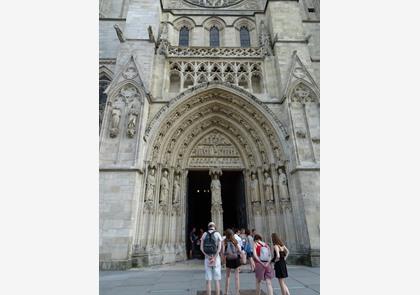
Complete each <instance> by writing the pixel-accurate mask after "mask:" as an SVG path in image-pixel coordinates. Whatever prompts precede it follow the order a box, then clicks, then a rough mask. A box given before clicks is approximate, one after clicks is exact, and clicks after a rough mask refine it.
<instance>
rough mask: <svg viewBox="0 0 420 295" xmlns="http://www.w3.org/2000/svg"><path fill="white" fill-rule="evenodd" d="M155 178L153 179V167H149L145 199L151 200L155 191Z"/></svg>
mask: <svg viewBox="0 0 420 295" xmlns="http://www.w3.org/2000/svg"><path fill="white" fill-rule="evenodd" d="M155 186H156V179H155V168H151V169H150V171H149V175H148V176H147V191H146V201H152V200H153V195H154V192H155Z"/></svg>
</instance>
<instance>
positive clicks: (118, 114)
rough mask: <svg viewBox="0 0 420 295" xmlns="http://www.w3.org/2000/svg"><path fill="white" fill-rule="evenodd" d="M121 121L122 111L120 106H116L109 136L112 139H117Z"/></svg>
mask: <svg viewBox="0 0 420 295" xmlns="http://www.w3.org/2000/svg"><path fill="white" fill-rule="evenodd" d="M120 120H121V109H120V108H119V107H118V106H115V107H114V108H113V109H112V111H111V128H110V132H109V136H111V137H112V138H114V137H117V135H118V131H119V128H118V127H119V125H120Z"/></svg>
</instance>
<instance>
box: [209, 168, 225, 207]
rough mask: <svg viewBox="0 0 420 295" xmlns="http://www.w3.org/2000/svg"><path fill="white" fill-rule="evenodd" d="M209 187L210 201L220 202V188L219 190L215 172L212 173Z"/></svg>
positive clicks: (218, 203) (213, 202)
mask: <svg viewBox="0 0 420 295" xmlns="http://www.w3.org/2000/svg"><path fill="white" fill-rule="evenodd" d="M210 189H211V203H212V204H217V205H220V204H222V190H221V185H220V180H219V177H218V175H217V174H213V175H212V180H211V184H210Z"/></svg>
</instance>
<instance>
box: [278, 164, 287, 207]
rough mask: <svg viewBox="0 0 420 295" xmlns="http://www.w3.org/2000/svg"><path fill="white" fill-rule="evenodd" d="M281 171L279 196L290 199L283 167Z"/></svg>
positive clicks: (279, 170)
mask: <svg viewBox="0 0 420 295" xmlns="http://www.w3.org/2000/svg"><path fill="white" fill-rule="evenodd" d="M278 172H279V183H278V185H279V197H280V199H288V198H289V193H288V189H287V177H286V174H285V173H284V172H283V170H282V169H281V168H279V169H278Z"/></svg>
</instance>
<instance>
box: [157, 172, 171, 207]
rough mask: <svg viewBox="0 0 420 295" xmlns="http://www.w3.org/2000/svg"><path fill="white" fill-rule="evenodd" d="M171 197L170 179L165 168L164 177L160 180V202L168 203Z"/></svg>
mask: <svg viewBox="0 0 420 295" xmlns="http://www.w3.org/2000/svg"><path fill="white" fill-rule="evenodd" d="M168 197H169V181H168V171H167V170H163V175H162V179H161V180H160V196H159V202H160V203H167V202H168Z"/></svg>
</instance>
